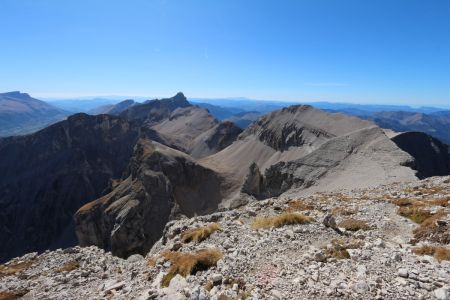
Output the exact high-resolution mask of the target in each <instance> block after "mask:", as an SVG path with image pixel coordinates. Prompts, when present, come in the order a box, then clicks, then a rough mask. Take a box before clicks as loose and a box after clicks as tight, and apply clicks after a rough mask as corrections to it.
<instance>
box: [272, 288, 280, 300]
mask: <svg viewBox="0 0 450 300" xmlns="http://www.w3.org/2000/svg"><path fill="white" fill-rule="evenodd" d="M270 293H271V294H272V296H273V298H275V299H276V300H281V299H283V295H282V294H281V292H280V291H278V290H271V291H270Z"/></svg>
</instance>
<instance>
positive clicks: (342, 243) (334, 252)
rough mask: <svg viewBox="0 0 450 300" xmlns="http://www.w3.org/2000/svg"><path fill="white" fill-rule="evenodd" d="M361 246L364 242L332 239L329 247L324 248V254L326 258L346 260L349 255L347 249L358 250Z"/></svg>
mask: <svg viewBox="0 0 450 300" xmlns="http://www.w3.org/2000/svg"><path fill="white" fill-rule="evenodd" d="M363 245H364V242H363V241H362V240H358V239H353V238H350V239H344V238H341V239H334V240H332V241H331V247H329V248H325V249H324V252H325V254H326V255H327V256H328V257H334V258H337V259H348V258H350V253H348V251H347V249H359V248H361V247H362V246H363Z"/></svg>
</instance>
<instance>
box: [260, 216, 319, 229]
mask: <svg viewBox="0 0 450 300" xmlns="http://www.w3.org/2000/svg"><path fill="white" fill-rule="evenodd" d="M313 221H314V218H313V217H310V216H305V215H303V214H300V213H292V212H286V213H282V214H280V215H277V216H273V217H257V218H256V219H255V221H254V222H253V224H252V228H253V229H262V228H272V227H274V228H278V227H282V226H285V225H294V224H305V223H310V222H313Z"/></svg>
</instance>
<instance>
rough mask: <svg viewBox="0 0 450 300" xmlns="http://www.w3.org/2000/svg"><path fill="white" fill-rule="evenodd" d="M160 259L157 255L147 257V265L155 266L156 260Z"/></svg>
mask: <svg viewBox="0 0 450 300" xmlns="http://www.w3.org/2000/svg"><path fill="white" fill-rule="evenodd" d="M157 260H158V257H157V256H150V257H149V258H148V259H147V266H149V267H151V268H153V267H154V266H156V261H157Z"/></svg>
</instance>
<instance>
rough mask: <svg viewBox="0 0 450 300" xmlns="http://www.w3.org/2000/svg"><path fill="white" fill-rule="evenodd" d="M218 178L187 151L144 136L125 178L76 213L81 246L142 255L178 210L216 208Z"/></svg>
mask: <svg viewBox="0 0 450 300" xmlns="http://www.w3.org/2000/svg"><path fill="white" fill-rule="evenodd" d="M220 181H221V179H220V177H219V176H218V175H217V174H216V173H214V172H213V171H212V170H210V169H208V168H205V167H203V166H201V165H199V164H197V163H196V162H195V161H194V160H193V159H192V158H190V157H189V156H188V155H186V154H184V153H182V152H180V151H177V150H174V149H171V148H169V147H166V146H164V145H161V144H159V143H156V142H151V141H148V140H141V141H140V142H139V143H138V144H137V145H136V147H135V151H134V154H133V157H132V159H131V161H130V164H129V166H128V171H127V175H126V179H124V180H123V181H122V182H121V183H119V184H118V185H117V187H116V188H115V189H114V190H113V191H112V192H111V193H109V194H107V195H105V196H103V197H102V198H100V199H98V200H95V201H93V202H91V203H88V204H86V205H85V206H83V207H82V208H80V210H79V211H78V212H77V214H76V215H75V220H76V224H77V236H78V239H79V241H80V244H81V245H97V246H99V247H102V248H104V249H108V250H111V251H112V252H113V254H115V255H119V256H121V257H127V256H129V255H131V254H134V253H140V254H145V253H147V252H148V250H149V249H150V247H151V246H152V245H153V244H154V243H155V242H156V241H157V240H158V239H159V238H160V237H161V235H162V232H163V229H164V226H165V225H166V223H167V222H168V221H169V220H170V219H172V218H173V217H174V216H176V215H178V214H183V215H185V216H195V215H197V214H206V213H211V212H213V211H215V210H216V209H217V208H218V205H219V203H220V201H221V199H222V195H221V194H220Z"/></svg>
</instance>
